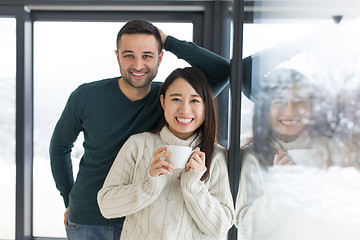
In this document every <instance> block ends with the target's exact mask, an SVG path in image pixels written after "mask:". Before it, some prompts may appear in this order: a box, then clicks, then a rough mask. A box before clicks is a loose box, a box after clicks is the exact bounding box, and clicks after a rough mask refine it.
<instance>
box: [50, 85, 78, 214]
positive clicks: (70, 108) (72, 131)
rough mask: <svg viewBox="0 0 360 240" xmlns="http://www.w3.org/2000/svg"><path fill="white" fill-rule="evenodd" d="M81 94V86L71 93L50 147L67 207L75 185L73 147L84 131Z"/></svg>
mask: <svg viewBox="0 0 360 240" xmlns="http://www.w3.org/2000/svg"><path fill="white" fill-rule="evenodd" d="M79 95H80V90H79V88H78V89H76V90H75V91H74V92H73V93H72V94H71V95H70V97H69V99H68V102H67V103H66V106H65V108H64V111H63V112H62V114H61V117H60V119H59V120H58V122H57V124H56V126H55V129H54V132H53V135H52V137H51V141H50V147H49V154H50V165H51V171H52V174H53V177H54V180H55V184H56V188H57V189H58V190H59V191H60V194H61V196H62V197H63V199H64V203H65V207H68V205H69V193H70V191H71V188H72V186H73V185H74V177H73V170H72V160H71V149H72V147H73V146H74V142H75V141H76V138H77V137H78V135H79V133H80V132H81V131H82V125H81V107H80V105H81V101H80V99H81V98H80V96H79Z"/></svg>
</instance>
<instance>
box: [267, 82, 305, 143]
mask: <svg viewBox="0 0 360 240" xmlns="http://www.w3.org/2000/svg"><path fill="white" fill-rule="evenodd" d="M305 92H306V91H305V90H303V89H301V88H300V87H298V86H290V87H288V88H285V89H284V90H283V91H282V92H281V94H280V95H279V96H277V97H276V98H274V99H273V100H272V102H271V105H270V126H271V128H272V129H273V131H274V133H275V135H276V136H277V137H279V138H280V139H282V140H283V141H292V140H294V139H296V138H297V137H298V136H299V134H300V133H301V132H302V130H303V129H304V127H305V126H306V125H307V124H308V123H309V120H310V115H311V113H310V100H309V97H308V94H306V93H305Z"/></svg>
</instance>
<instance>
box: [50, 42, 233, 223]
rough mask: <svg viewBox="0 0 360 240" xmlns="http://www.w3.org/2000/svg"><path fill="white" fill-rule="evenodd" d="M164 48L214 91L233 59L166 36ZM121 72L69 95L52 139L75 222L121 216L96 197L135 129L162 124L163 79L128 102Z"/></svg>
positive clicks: (53, 158) (56, 173)
mask: <svg viewBox="0 0 360 240" xmlns="http://www.w3.org/2000/svg"><path fill="white" fill-rule="evenodd" d="M165 50H167V51H170V52H172V53H174V54H175V55H176V56H177V57H178V58H180V59H184V60H185V61H187V62H188V63H189V64H190V65H192V66H195V67H198V68H200V69H201V70H202V71H203V72H204V73H205V75H206V76H207V78H208V81H209V83H210V85H211V87H212V90H213V92H214V95H217V94H218V93H219V92H220V91H221V90H222V89H223V88H224V87H225V86H226V84H227V83H228V77H229V72H230V63H229V61H228V60H226V59H225V58H222V57H220V56H218V55H216V54H214V53H212V52H210V51H208V50H206V49H204V48H201V47H198V46H197V45H195V44H194V43H191V42H186V41H180V40H178V39H175V38H173V37H171V36H168V37H167V40H166V42H165ZM117 80H118V77H115V78H111V79H105V80H100V81H96V82H91V83H86V84H83V85H81V86H79V87H78V88H77V89H76V90H75V91H74V92H73V93H72V94H71V95H70V97H69V99H68V102H67V104H66V106H65V109H64V111H63V113H62V115H61V117H60V119H59V121H58V122H57V124H56V127H55V130H54V132H53V135H52V138H51V142H50V162H51V170H52V173H53V177H54V179H55V183H56V187H57V189H58V190H59V191H60V194H61V195H62V197H63V198H64V203H65V206H66V207H69V215H68V219H69V221H71V222H74V223H78V224H88V225H112V224H117V223H121V222H122V221H123V219H122V218H118V219H111V220H109V219H105V218H104V217H103V216H102V215H101V213H100V210H99V207H98V204H97V200H96V196H97V193H98V191H99V190H100V188H101V187H102V185H103V183H104V180H105V178H106V175H107V173H108V172H109V169H110V167H111V165H112V163H113V161H114V159H115V157H116V154H117V153H118V152H119V150H120V148H121V146H122V145H123V144H124V142H125V141H126V140H127V139H128V138H129V137H130V136H131V135H133V134H136V133H140V132H144V131H148V130H150V129H152V128H154V126H155V125H156V124H157V123H158V121H159V119H160V108H159V105H158V90H159V88H160V86H161V83H159V82H153V83H152V86H151V90H150V92H149V93H148V94H147V96H146V97H145V98H143V99H141V100H138V101H130V100H129V99H128V98H127V97H126V96H125V95H124V94H123V93H122V91H121V90H120V88H119V87H118V83H117ZM80 132H83V133H84V143H83V146H84V155H83V156H82V158H81V161H80V166H79V172H78V175H77V178H76V181H75V182H74V178H73V171H72V161H71V155H70V154H71V149H72V147H73V143H74V142H75V140H76V138H77V136H78V135H79V134H80Z"/></svg>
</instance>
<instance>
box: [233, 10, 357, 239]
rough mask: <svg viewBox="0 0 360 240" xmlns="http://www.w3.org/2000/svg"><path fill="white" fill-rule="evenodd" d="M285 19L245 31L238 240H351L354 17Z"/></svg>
mask: <svg viewBox="0 0 360 240" xmlns="http://www.w3.org/2000/svg"><path fill="white" fill-rule="evenodd" d="M308 7H310V6H308ZM323 10H324V11H328V10H329V9H328V8H324V9H323ZM342 10H343V9H339V11H340V12H341V11H342ZM288 13H289V12H287V13H286V14H287V18H288V19H285V20H284V19H266V18H260V19H256V20H259V22H261V23H254V24H246V25H245V26H244V45H243V49H244V54H243V55H244V57H250V58H251V59H252V65H251V67H250V68H251V69H250V71H251V79H246V81H251V86H252V88H251V97H250V99H245V100H244V102H245V104H243V105H242V117H241V119H242V120H244V121H243V123H242V125H243V126H242V135H241V139H242V151H241V153H242V155H241V160H242V168H241V177H240V185H239V192H238V195H237V199H236V208H237V210H238V215H237V220H236V225H237V228H238V233H239V239H273V238H274V239H275V238H276V239H340V238H346V239H357V238H358V236H359V234H360V230H359V223H360V204H359V202H360V190H359V189H360V182H359V181H360V172H359V170H360V160H359V149H360V148H359V147H360V140H359V139H360V137H359V136H360V135H359V132H360V121H359V115H360V113H359V106H358V102H359V100H358V99H359V96H360V95H359V87H360V47H359V44H358V42H359V41H360V31H359V29H360V17H354V16H353V15H352V16H351V17H346V16H347V15H346V12H344V17H343V18H341V17H336V18H335V17H334V18H332V17H325V16H323V15H324V12H323V13H322V15H321V17H316V18H315V17H313V16H304V18H301V19H300V18H299V19H292V18H291V16H290V15H289V14H288ZM329 14H330V13H329ZM325 15H326V14H325ZM329 16H331V15H329ZM357 16H360V12H358V14H357ZM270 20H271V21H270ZM255 22H257V21H255ZM247 70H249V69H247ZM248 119H251V121H249V120H248Z"/></svg>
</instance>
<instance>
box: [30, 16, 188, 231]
mask: <svg viewBox="0 0 360 240" xmlns="http://www.w3.org/2000/svg"><path fill="white" fill-rule="evenodd" d="M123 24H124V23H109V22H107V23H96V22H91V23H86V22H76V23H74V22H71V23H70V22H35V23H34V229H33V232H34V236H41V237H43V236H46V237H65V230H64V225H63V214H64V211H65V207H64V203H63V200H62V197H61V196H60V194H59V192H58V191H57V189H56V187H55V184H54V180H53V178H52V175H51V170H50V164H49V155H48V149H49V142H50V138H51V134H52V132H53V130H54V127H55V124H56V122H57V120H58V119H59V117H60V114H61V112H62V110H63V108H64V106H65V104H66V101H67V98H68V97H69V95H70V93H71V92H72V91H73V90H75V88H76V87H77V86H78V85H80V84H82V83H85V82H91V81H95V80H100V79H105V78H110V77H114V76H119V74H120V71H119V66H118V65H117V60H116V56H115V52H114V51H115V49H116V36H117V33H118V31H119V30H120V28H121V27H122V25H123ZM154 24H155V25H156V26H158V27H159V28H160V29H162V30H163V31H164V32H165V33H166V34H168V35H172V36H174V37H177V38H178V39H181V40H187V41H192V32H193V26H192V24H191V23H154ZM180 29H181V30H180ZM185 66H188V64H187V63H186V62H185V61H183V60H179V59H177V57H176V56H174V55H173V54H172V53H170V52H166V51H165V53H164V57H163V61H162V63H161V65H160V68H159V72H158V75H157V77H156V79H155V81H164V80H165V78H166V77H167V76H168V75H169V74H170V72H172V71H173V70H174V69H175V68H178V67H185ZM82 139H83V138H82V135H80V136H79V138H78V140H77V142H76V143H75V147H74V148H73V151H72V157H73V170H74V176H76V173H77V168H78V164H79V160H80V158H81V156H82V153H83V150H82ZM49 216H51V217H49Z"/></svg>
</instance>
